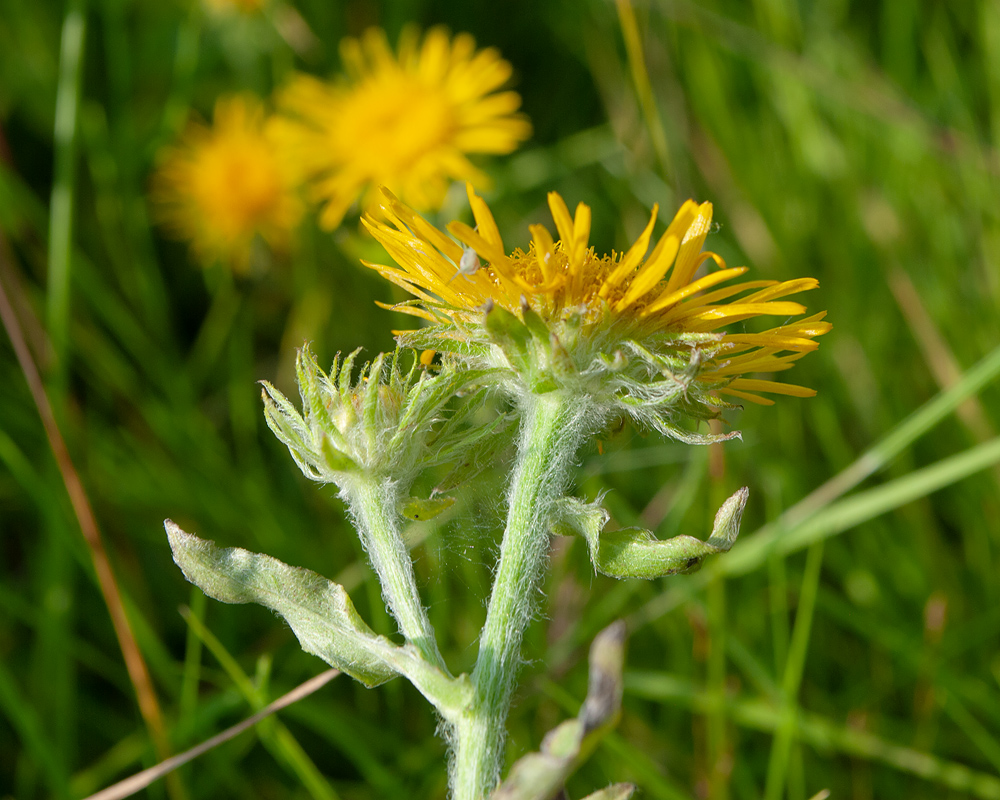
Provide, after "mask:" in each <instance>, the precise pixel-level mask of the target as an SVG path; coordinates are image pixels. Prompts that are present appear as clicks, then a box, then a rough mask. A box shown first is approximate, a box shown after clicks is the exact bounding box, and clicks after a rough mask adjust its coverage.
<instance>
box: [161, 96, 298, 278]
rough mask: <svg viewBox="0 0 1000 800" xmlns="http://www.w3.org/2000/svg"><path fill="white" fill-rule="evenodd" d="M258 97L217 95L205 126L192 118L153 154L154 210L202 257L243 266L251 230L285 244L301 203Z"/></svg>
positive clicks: (278, 246) (273, 242)
mask: <svg viewBox="0 0 1000 800" xmlns="http://www.w3.org/2000/svg"><path fill="white" fill-rule="evenodd" d="M270 127H271V125H270V122H269V120H268V119H267V118H266V117H265V113H264V108H263V106H262V104H261V103H260V101H259V100H257V99H256V98H253V97H250V96H236V97H228V98H220V99H219V100H218V101H217V102H216V104H215V114H214V124H213V126H212V127H211V128H209V127H207V126H205V125H204V124H202V123H200V122H197V121H192V122H190V123H189V124H188V126H187V128H186V129H185V131H184V133H183V134H182V135H181V138H180V141H179V142H178V143H177V144H175V145H172V146H170V147H167V148H165V149H164V151H163V152H161V153H160V156H159V161H160V164H159V167H158V169H157V171H156V174H155V175H154V176H153V184H152V200H153V208H154V212H155V213H156V216H157V217H158V218H159V220H160V221H161V222H162V223H163V225H164V226H165V227H166V228H167V229H168V230H169V231H170V232H171V234H172V235H174V236H176V237H177V238H179V239H182V240H186V241H188V242H190V243H191V247H192V249H193V250H194V251H195V253H196V254H197V255H198V257H199V258H200V259H202V260H203V261H205V262H213V261H222V262H224V263H227V264H229V265H230V266H232V267H233V268H235V269H238V270H242V269H246V267H247V266H248V265H249V261H250V252H251V245H252V244H253V240H254V237H255V236H260V237H261V238H263V239H264V240H265V241H266V242H267V243H268V244H269V245H270V246H272V247H274V248H276V249H284V248H285V247H287V246H288V245H289V243H290V239H291V233H292V231H293V229H294V228H295V226H296V225H297V224H298V222H299V220H300V218H301V216H302V212H303V208H302V203H301V201H300V200H299V199H298V197H297V195H296V193H295V187H294V185H293V182H292V180H291V178H290V177H289V170H288V168H287V166H286V165H285V164H283V163H282V161H281V159H280V156H279V151H278V149H277V148H276V146H275V143H274V141H273V138H272V136H271V131H270Z"/></svg>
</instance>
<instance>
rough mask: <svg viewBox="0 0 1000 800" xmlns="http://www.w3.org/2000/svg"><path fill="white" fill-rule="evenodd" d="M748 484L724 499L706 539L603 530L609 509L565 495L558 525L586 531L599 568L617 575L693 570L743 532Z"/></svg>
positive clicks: (561, 528) (642, 575)
mask: <svg viewBox="0 0 1000 800" xmlns="http://www.w3.org/2000/svg"><path fill="white" fill-rule="evenodd" d="M749 495H750V492H749V490H748V489H747V488H746V487H744V488H742V489H740V490H739V491H738V492H736V493H735V494H734V495H733V496H732V497H730V498H729V499H728V500H726V502H725V503H723V504H722V508H720V509H719V511H718V513H716V515H715V525H714V526H713V528H712V535H711V536H710V537H709V538H708V540H707V541H704V542H703V541H702V540H701V539H696V538H695V537H693V536H686V535H681V536H675V537H673V538H672V539H667V540H665V541H660V540H659V539H657V538H656V537H655V536H653V534H652V533H650V532H649V531H647V530H643V529H641V528H623V529H621V530H617V531H604V526H605V525H606V524H607V522H608V519H609V514H608V512H607V511H605V510H604V509H603V508H601V506H600V505H599V504H597V503H593V504H587V503H584V502H582V501H580V500H577V499H576V498H571V497H567V498H564V499H563V501H562V503H561V504H560V509H559V516H558V517H557V519H556V522H555V525H554V529H555V532H556V533H565V532H566V531H567V529H568V530H569V531H570V532H572V533H577V534H580V535H582V536H583V537H584V538H585V539H586V540H587V545H588V547H589V548H590V560H591V561H592V562H593V564H594V568H595V569H596V570H597V571H598V572H600V573H602V574H604V575H609V576H610V577H612V578H660V577H662V576H664V575H673V574H676V573H689V572H694V571H695V570H697V569H699V568H700V567H701V564H702V562H703V561H704V560H705V559H706V558H707V557H708V556H710V555H716V554H718V553H725V552H728V551H729V550H730V549H731V548H732V546H733V544H734V543H735V541H736V537H737V536H738V535H739V532H740V519H741V518H742V516H743V507H744V506H745V505H746V502H747V497H749Z"/></svg>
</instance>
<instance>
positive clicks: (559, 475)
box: [451, 392, 589, 800]
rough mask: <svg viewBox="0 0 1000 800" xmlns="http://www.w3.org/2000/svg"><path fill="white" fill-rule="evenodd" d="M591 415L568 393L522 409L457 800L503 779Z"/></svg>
mask: <svg viewBox="0 0 1000 800" xmlns="http://www.w3.org/2000/svg"><path fill="white" fill-rule="evenodd" d="M588 411H589V408H588V406H587V404H586V403H585V402H581V401H580V400H579V399H578V398H575V397H572V396H570V395H566V394H563V393H561V392H551V393H549V394H544V395H540V396H533V395H531V396H529V397H527V398H525V399H522V401H521V412H522V417H521V418H522V426H521V439H520V443H519V447H518V458H517V464H516V466H515V468H514V473H513V481H512V483H511V487H510V491H509V496H508V512H507V528H506V530H505V531H504V536H503V542H502V544H501V546H500V560H499V563H498V565H497V572H496V578H495V579H494V582H493V593H492V595H491V597H490V603H489V608H488V610H487V613H486V624H485V625H484V626H483V630H482V634H481V635H480V639H479V656H478V659H477V661H476V667H475V670H474V671H473V673H472V683H473V687H474V693H475V694H474V699H473V701H472V703H471V704H470V705H469V706H468V707H467V709H466V711H465V713H464V714H462V716H461V717H460V718H458V719H457V720H456V721H455V723H454V740H453V741H454V747H455V758H454V761H453V763H452V775H451V784H452V796H453V798H454V800H482V798H483V797H485V796H486V794H487V793H488V792H489V791H490V790H491V789H492V788H493V787H494V786H495V785H496V783H497V780H498V778H499V770H500V764H501V761H502V759H503V748H504V742H505V740H506V729H505V724H506V720H507V712H508V709H509V708H510V700H511V693H512V691H513V688H514V678H515V676H516V674H517V670H518V667H519V666H520V661H521V639H522V636H523V634H524V629H525V628H526V627H527V625H528V623H529V622H530V621H531V617H532V614H533V612H534V606H535V596H536V594H537V588H538V584H539V582H540V580H541V577H542V573H543V570H542V566H543V563H544V560H545V557H546V555H547V553H548V545H549V509H550V507H551V505H552V503H553V502H554V501H556V500H557V499H559V498H560V497H561V496H562V494H563V491H564V490H565V488H566V482H567V480H568V477H569V468H570V466H571V465H572V464H573V458H574V456H575V454H576V450H577V448H578V447H579V445H580V442H581V440H582V438H583V436H584V435H585V433H586V430H587V429H588V428H589V425H588V423H587V416H588Z"/></svg>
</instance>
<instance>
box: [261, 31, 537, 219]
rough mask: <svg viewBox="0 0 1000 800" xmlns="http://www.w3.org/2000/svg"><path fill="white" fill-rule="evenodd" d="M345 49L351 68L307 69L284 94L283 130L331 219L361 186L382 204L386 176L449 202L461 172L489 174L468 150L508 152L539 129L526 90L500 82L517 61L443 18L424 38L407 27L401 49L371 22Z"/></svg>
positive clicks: (404, 192) (419, 198)
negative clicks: (319, 72) (322, 74)
mask: <svg viewBox="0 0 1000 800" xmlns="http://www.w3.org/2000/svg"><path fill="white" fill-rule="evenodd" d="M341 53H342V57H343V63H344V69H345V72H346V76H345V77H344V78H342V79H341V80H339V81H337V82H333V83H330V82H324V81H321V80H318V79H317V78H314V77H311V76H307V75H298V76H296V77H295V78H294V79H293V80H292V82H291V83H290V84H289V85H288V87H287V88H286V89H285V90H284V92H283V93H282V94H281V96H280V98H279V106H280V108H281V110H282V111H283V117H282V119H281V120H280V121H279V123H278V125H277V131H278V135H279V138H280V140H281V142H282V145H283V147H284V148H285V149H286V151H287V152H288V154H289V156H290V159H291V160H292V162H293V163H294V164H295V166H296V168H297V169H298V170H299V172H300V175H301V177H303V178H304V179H306V180H308V181H309V184H310V190H311V196H312V199H313V200H314V201H315V202H317V203H319V204H321V205H322V211H321V215H320V223H321V225H322V226H323V227H324V228H327V229H333V228H336V227H337V226H338V225H339V224H340V222H341V220H342V219H343V217H344V215H345V214H346V213H347V211H348V209H349V208H350V207H351V205H352V204H353V203H354V202H355V201H356V200H357V199H358V198H359V197H360V196H362V195H363V198H362V204H363V205H364V207H365V208H371V207H373V206H374V205H375V204H376V203H377V201H378V197H377V194H376V190H377V187H378V186H379V185H384V186H388V187H390V188H391V189H392V190H393V191H394V192H396V193H397V194H398V195H399V196H400V197H402V198H403V199H404V200H405V201H406V202H407V203H409V204H411V205H413V206H414V207H416V208H420V209H423V210H433V209H437V208H440V206H441V204H442V203H443V202H444V197H445V194H446V193H447V191H448V187H449V186H450V185H451V184H452V182H453V181H455V180H462V181H471V182H472V183H473V184H475V185H477V186H481V185H484V184H486V183H487V179H486V176H485V175H484V174H483V173H482V172H481V171H480V170H479V169H477V168H476V166H474V165H473V163H472V162H471V161H470V160H469V158H468V156H469V154H474V153H482V154H497V155H499V154H504V153H509V152H511V151H513V150H515V149H516V148H517V146H518V145H519V144H520V143H521V142H522V141H524V140H525V139H527V138H528V136H530V135H531V125H530V123H529V122H528V120H527V118H526V117H525V116H524V115H523V114H520V113H518V111H517V110H518V108H519V107H520V105H521V98H520V96H519V95H518V94H517V93H516V92H512V91H497V90H498V89H499V88H500V87H502V86H503V85H504V84H505V83H506V82H507V81H508V79H509V78H510V75H511V71H512V70H511V65H510V64H509V63H508V62H507V61H504V60H503V59H502V58H501V57H500V54H499V53H498V52H497V51H496V50H495V49H493V48H487V49H484V50H478V51H477V50H476V45H475V41H474V40H473V38H472V36H470V35H469V34H467V33H460V34H458V35H456V36H455V37H450V36H449V35H448V33H447V32H446V31H445V30H444V29H443V28H434V29H432V30H430V31H429V32H428V33H427V34H426V36H425V37H424V38H423V40H422V41H421V40H420V39H419V38H418V36H417V35H416V32H415V31H414V30H413V29H408V30H407V31H404V33H403V34H402V36H401V37H400V42H399V47H398V53H393V52H392V50H391V48H390V47H389V43H388V41H387V39H386V36H385V33H384V32H383V31H381V30H378V29H372V30H369V31H367V32H366V33H365V34H364V35H363V36H362V37H361V39H360V40H356V39H345V40H344V42H343V43H342V45H341Z"/></svg>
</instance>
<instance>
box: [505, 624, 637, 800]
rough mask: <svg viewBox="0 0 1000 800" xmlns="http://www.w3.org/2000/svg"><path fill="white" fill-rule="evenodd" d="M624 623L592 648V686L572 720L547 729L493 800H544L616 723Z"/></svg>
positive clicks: (613, 790) (604, 797) (625, 790)
mask: <svg viewBox="0 0 1000 800" xmlns="http://www.w3.org/2000/svg"><path fill="white" fill-rule="evenodd" d="M625 635H626V633H625V623H624V622H622V621H620V620H619V621H618V622H615V623H613V624H611V625H609V626H608V627H607V628H605V629H604V630H603V631H601V632H600V633H599V634H598V635H597V638H596V639H594V643H593V644H592V645H591V647H590V686H589V688H588V690H587V699H586V700H584V702H583V707H582V708H581V709H580V713H579V714H578V715H577V717H576V719H571V720H567V721H566V722H564V723H562V724H561V725H559V726H557V727H555V728H553V729H552V730H551V731H549V732H548V733H547V734H546V736H545V739H544V740H543V741H542V748H541V750H540V751H539V752H537V753H529V754H528V755H526V756H524V757H523V758H521V759H519V760H518V761H517V762H516V763H515V764H514V766H513V767H511V769H510V774H509V775H508V776H507V779H506V780H505V781H504V782H503V783H502V784H501V785H500V786H499V787H498V788H497V790H496V791H495V792H494V793H493V795H492V797H491V800H548V799H549V798H551V797H554V796H555V795H556V793H557V792H558V791H559V790H560V789H561V788H562V785H563V784H564V783H565V782H566V778H568V777H569V776H570V775H572V774H573V772H574V770H576V768H577V767H578V766H579V765H580V764H581V763H582V762H583V761H584V760H585V759H586V758H587V756H589V755H590V753H591V751H592V750H593V749H594V747H595V745H596V744H597V743H598V741H600V739H601V737H603V736H604V735H605V734H606V733H607V732H608V731H609V730H610V729H611V728H612V727H613V726H614V724H615V723H616V722H617V721H618V715H619V713H620V712H621V705H622V665H623V663H624V660H625ZM633 788H634V787H632V786H629V785H628V784H616V785H615V786H611V787H608V788H607V789H605V790H603V792H598V793H597V794H596V795H591V797H592V798H600V800H611V798H614V800H619V799H620V798H621V799H623V798H627V797H628V796H629V795H631V793H632V789H633Z"/></svg>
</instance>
